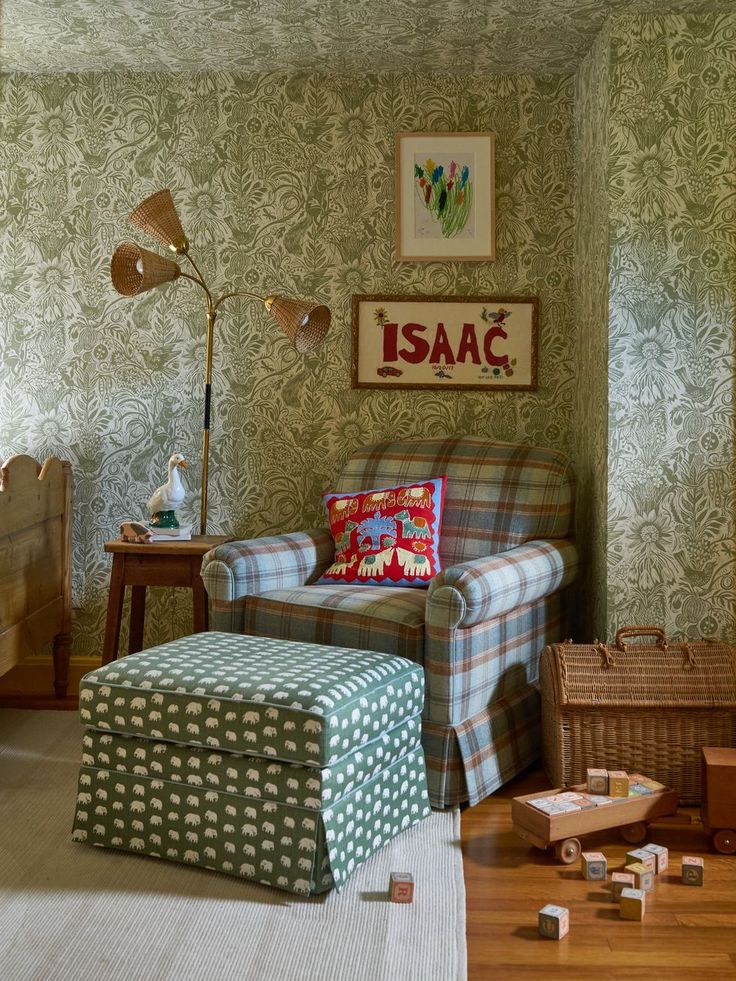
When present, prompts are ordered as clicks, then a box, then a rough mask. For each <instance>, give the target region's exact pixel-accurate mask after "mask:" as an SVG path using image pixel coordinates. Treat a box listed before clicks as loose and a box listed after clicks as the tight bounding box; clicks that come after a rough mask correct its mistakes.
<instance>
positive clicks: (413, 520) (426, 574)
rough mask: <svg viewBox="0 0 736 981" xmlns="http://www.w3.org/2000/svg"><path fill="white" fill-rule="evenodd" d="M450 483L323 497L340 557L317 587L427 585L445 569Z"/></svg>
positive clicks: (437, 481)
mask: <svg viewBox="0 0 736 981" xmlns="http://www.w3.org/2000/svg"><path fill="white" fill-rule="evenodd" d="M446 481H447V478H446V477H435V478H434V479H432V480H425V481H421V482H419V483H416V484H406V485H402V486H399V487H380V488H378V489H374V490H369V491H361V492H360V493H358V494H323V495H322V500H323V502H324V506H325V511H326V512H327V518H328V520H329V522H330V531H331V532H332V537H333V538H334V539H335V559H334V561H333V563H332V565H331V566H330V567H329V569H326V570H325V571H324V572H323V573H322V575H321V577H320V578H319V579H318V580H317V583H320V584H322V585H324V584H325V583H332V582H338V583H353V584H355V585H359V584H364V585H367V586H426V585H427V584H428V583H429V581H430V579H432V578H433V577H434V576H436V575H437V573H438V572H439V571H440V559H439V552H438V547H439V540H440V525H441V523H442V505H443V503H444V498H445V483H446Z"/></svg>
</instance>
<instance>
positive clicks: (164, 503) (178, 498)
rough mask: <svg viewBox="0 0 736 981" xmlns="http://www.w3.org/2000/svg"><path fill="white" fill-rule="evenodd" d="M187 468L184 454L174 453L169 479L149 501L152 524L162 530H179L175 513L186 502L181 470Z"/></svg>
mask: <svg viewBox="0 0 736 981" xmlns="http://www.w3.org/2000/svg"><path fill="white" fill-rule="evenodd" d="M186 466H187V461H186V460H185V459H184V456H183V454H182V453H174V454H173V455H172V456H171V457H170V458H169V479H168V480H167V481H166V483H165V484H162V485H161V486H160V487H159V488H157V489H156V490H155V491H154V492H153V494H152V495H151V497H150V500H149V501H148V512H149V514H150V515H151V524H152V525H159V526H160V527H162V528H178V527H179V522H178V521H177V520H176V515H175V514H174V512H175V511H176V509H177V508H178V507H179V505H180V504H182V503H183V502H184V497H185V496H186V491H185V489H184V484H182V482H181V477H180V476H179V470H180V468H182V467H186Z"/></svg>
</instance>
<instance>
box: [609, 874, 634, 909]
mask: <svg viewBox="0 0 736 981" xmlns="http://www.w3.org/2000/svg"><path fill="white" fill-rule="evenodd" d="M635 888H636V885H635V883H634V873H633V872H612V873H611V902H613V903H617V902H618V901H619V899H620V898H621V890H622V889H635Z"/></svg>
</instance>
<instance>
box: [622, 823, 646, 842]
mask: <svg viewBox="0 0 736 981" xmlns="http://www.w3.org/2000/svg"><path fill="white" fill-rule="evenodd" d="M619 831H620V832H621V837H622V838H623V839H624V841H626V842H628V843H629V844H630V845H638V844H639V842H640V841H644V839H645V838H646V836H647V826H646V823H645V822H644V821H635V822H634V823H633V824H625V825H624V826H623V827H622V828H620V829H619Z"/></svg>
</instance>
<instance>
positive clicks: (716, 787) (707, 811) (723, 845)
mask: <svg viewBox="0 0 736 981" xmlns="http://www.w3.org/2000/svg"><path fill="white" fill-rule="evenodd" d="M700 816H701V819H702V821H703V827H704V828H705V830H706V831H707V832H708V834H709V835H711V836H712V840H713V847H714V848H715V850H716V851H717V852H721V854H722V855H733V854H734V853H736V749H725V748H720V747H714V746H704V747H703V806H702V807H701V809H700Z"/></svg>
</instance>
